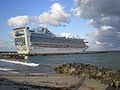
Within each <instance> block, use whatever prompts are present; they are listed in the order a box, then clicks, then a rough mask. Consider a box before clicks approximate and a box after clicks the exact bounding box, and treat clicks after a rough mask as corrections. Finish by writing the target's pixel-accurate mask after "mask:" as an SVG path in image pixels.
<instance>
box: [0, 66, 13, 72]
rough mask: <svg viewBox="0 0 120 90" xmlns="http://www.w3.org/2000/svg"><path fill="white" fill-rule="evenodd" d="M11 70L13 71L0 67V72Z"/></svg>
mask: <svg viewBox="0 0 120 90" xmlns="http://www.w3.org/2000/svg"><path fill="white" fill-rule="evenodd" d="M11 70H14V69H10V68H1V67H0V71H11Z"/></svg>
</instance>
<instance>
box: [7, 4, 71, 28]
mask: <svg viewBox="0 0 120 90" xmlns="http://www.w3.org/2000/svg"><path fill="white" fill-rule="evenodd" d="M70 17H71V16H70V14H69V13H66V12H65V11H64V7H63V6H62V5H61V4H59V3H54V4H52V6H51V7H50V10H48V11H47V12H43V13H42V14H40V15H39V16H28V15H24V16H16V17H11V18H10V19H8V21H7V23H8V25H12V26H14V27H21V26H27V25H29V24H34V23H36V24H38V25H39V24H50V25H53V26H60V25H65V24H67V23H69V22H70Z"/></svg>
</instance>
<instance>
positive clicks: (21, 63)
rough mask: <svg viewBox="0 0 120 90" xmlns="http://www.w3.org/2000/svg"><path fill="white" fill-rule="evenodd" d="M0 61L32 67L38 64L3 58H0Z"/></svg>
mask: <svg viewBox="0 0 120 90" xmlns="http://www.w3.org/2000/svg"><path fill="white" fill-rule="evenodd" d="M0 61H2V62H7V63H13V64H20V65H25V66H32V67H37V66H39V64H36V63H27V62H19V61H12V60H5V59H0Z"/></svg>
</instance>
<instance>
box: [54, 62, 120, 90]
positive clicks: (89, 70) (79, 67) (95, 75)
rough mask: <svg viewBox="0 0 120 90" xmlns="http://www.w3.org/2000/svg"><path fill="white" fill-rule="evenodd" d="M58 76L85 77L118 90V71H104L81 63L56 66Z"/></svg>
mask: <svg viewBox="0 0 120 90" xmlns="http://www.w3.org/2000/svg"><path fill="white" fill-rule="evenodd" d="M54 70H55V71H56V72H57V73H58V74H67V75H78V76H80V77H81V76H85V77H86V78H88V79H94V80H98V81H100V82H101V83H102V84H106V85H109V86H110V87H114V88H117V89H116V90H118V89H120V70H112V69H106V68H103V67H101V68H100V67H97V66H92V65H90V64H83V63H67V64H63V65H60V66H56V67H55V68H54Z"/></svg>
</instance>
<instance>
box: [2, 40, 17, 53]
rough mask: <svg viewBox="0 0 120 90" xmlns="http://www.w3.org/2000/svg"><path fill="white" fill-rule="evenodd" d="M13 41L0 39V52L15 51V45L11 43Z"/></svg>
mask: <svg viewBox="0 0 120 90" xmlns="http://www.w3.org/2000/svg"><path fill="white" fill-rule="evenodd" d="M11 41H12V42H13V40H7V41H5V40H3V39H1V38H0V51H8V50H10V51H11V50H14V51H15V45H14V43H12V42H11Z"/></svg>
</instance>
